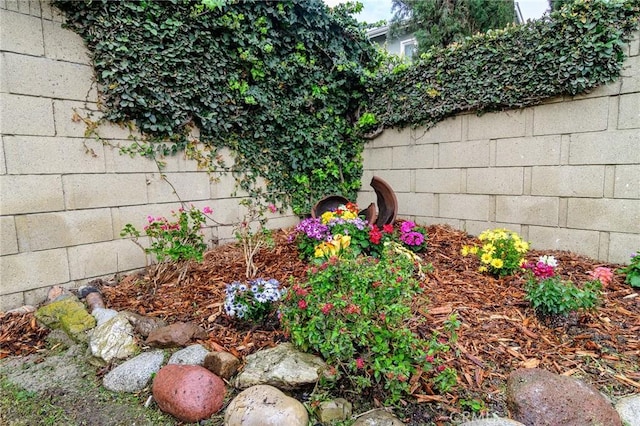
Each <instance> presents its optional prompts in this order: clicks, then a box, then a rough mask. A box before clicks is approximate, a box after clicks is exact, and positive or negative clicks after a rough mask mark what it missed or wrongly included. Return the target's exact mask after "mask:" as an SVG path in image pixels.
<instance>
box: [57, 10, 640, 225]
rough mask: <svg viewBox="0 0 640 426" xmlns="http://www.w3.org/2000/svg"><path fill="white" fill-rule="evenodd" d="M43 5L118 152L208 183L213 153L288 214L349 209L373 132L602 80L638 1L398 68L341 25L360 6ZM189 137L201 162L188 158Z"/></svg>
mask: <svg viewBox="0 0 640 426" xmlns="http://www.w3.org/2000/svg"><path fill="white" fill-rule="evenodd" d="M54 4H55V5H56V6H58V7H59V8H60V9H61V10H63V11H64V12H65V13H66V16H67V25H68V26H69V27H70V28H72V29H74V30H75V31H76V32H78V33H79V34H80V35H81V36H82V37H83V38H84V40H85V42H86V43H87V45H88V46H89V48H90V50H91V52H92V54H93V62H94V66H95V69H96V76H97V80H98V83H99V85H100V89H101V93H102V97H103V106H104V108H105V109H106V114H105V117H106V119H108V120H110V121H115V122H130V121H133V122H134V123H135V124H136V125H137V127H138V128H139V129H140V130H141V131H142V132H143V133H144V135H145V138H144V139H143V140H142V142H136V143H133V144H132V145H131V146H129V147H128V148H126V149H127V150H128V152H130V153H139V154H142V155H145V156H150V157H153V156H155V155H156V154H157V153H162V154H168V153H172V152H178V151H181V150H185V149H186V150H187V151H190V152H191V153H192V156H193V157H196V158H197V159H198V161H199V164H200V165H201V166H204V167H205V168H209V169H213V168H214V166H215V164H216V159H217V156H216V149H217V148H221V147H228V148H230V149H231V151H232V152H234V153H235V164H234V165H233V171H234V173H235V175H236V176H237V177H238V181H239V183H240V187H241V188H243V189H245V190H248V191H249V193H250V194H252V195H254V196H257V197H262V198H263V199H265V200H266V201H269V202H274V201H279V202H280V203H281V205H283V206H291V207H293V210H294V212H296V213H298V214H304V213H306V212H308V211H309V210H310V207H311V205H312V204H313V203H314V202H315V201H316V200H318V199H320V198H321V197H323V196H325V195H327V194H340V195H343V196H345V197H347V198H350V199H354V198H355V195H356V192H357V190H358V189H359V188H360V177H361V174H362V150H363V146H364V141H365V138H366V137H373V136H375V135H377V134H379V133H380V132H381V131H382V130H383V129H384V128H389V127H406V126H418V125H424V126H426V127H427V128H429V127H432V126H434V125H435V124H436V123H438V122H439V121H441V120H443V119H444V118H446V117H449V116H452V115H455V114H457V113H460V112H464V111H471V110H474V111H477V112H479V113H482V112H486V111H495V110H503V109H509V108H521V107H525V106H531V105H535V104H538V103H540V102H541V101H543V100H544V99H547V98H549V97H553V96H558V95H576V94H578V93H582V92H585V91H588V90H590V89H592V88H594V87H596V86H599V85H602V84H605V83H608V82H610V81H612V80H615V79H616V78H617V77H618V76H619V74H620V70H621V66H622V62H623V60H624V53H623V46H624V44H625V43H626V42H627V41H628V39H629V35H630V34H631V33H632V32H633V31H637V29H638V19H639V17H640V1H638V0H610V1H608V0H576V1H574V2H572V3H571V2H570V3H568V4H567V5H565V6H563V7H562V8H561V9H559V10H558V11H556V12H554V13H552V14H551V16H549V17H545V18H543V19H541V20H538V21H533V22H528V23H527V24H525V25H520V26H510V27H507V28H506V29H504V30H493V31H489V32H487V33H486V34H479V35H476V36H473V37H469V38H467V39H466V40H465V41H464V42H462V43H458V44H453V45H450V46H448V47H447V48H442V49H441V48H434V49H431V50H429V51H427V52H426V53H425V54H423V55H422V57H421V59H420V60H419V61H417V62H415V63H414V64H409V63H406V62H402V61H399V60H397V58H396V59H394V58H392V57H387V60H386V61H385V60H383V55H382V54H381V53H380V52H379V51H377V50H376V49H375V48H374V46H373V45H372V44H371V43H370V42H369V41H368V40H367V38H366V34H365V26H364V25H363V24H359V23H357V22H356V21H355V19H354V18H353V17H352V13H353V12H355V11H357V10H358V9H359V8H361V5H358V4H356V5H352V4H351V5H340V6H337V7H336V8H333V9H329V8H328V7H327V6H325V5H324V3H323V2H322V0H280V1H269V0H241V1H240V0H202V1H190V0H170V1H152V0H142V1H129V0H125V1H118V2H113V1H107V0H93V1H92V0H85V1H75V0H57V1H55V2H54ZM205 6H207V7H205ZM192 125H196V126H198V127H199V129H200V139H201V141H202V142H204V143H205V145H206V147H207V148H206V149H205V151H195V152H194V151H192V150H193V148H194V146H195V144H194V143H193V141H191V140H190V139H189V137H188V136H187V135H188V134H189V130H190V126H192ZM167 142H168V143H167ZM256 182H264V183H265V184H266V191H265V192H261V191H260V190H258V189H256V188H260V187H261V186H260V185H255V183H256Z"/></svg>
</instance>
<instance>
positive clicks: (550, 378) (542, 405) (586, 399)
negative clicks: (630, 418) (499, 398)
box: [507, 368, 622, 426]
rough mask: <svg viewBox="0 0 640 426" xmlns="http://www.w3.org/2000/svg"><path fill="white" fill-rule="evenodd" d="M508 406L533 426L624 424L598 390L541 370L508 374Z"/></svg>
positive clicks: (515, 415) (517, 416) (581, 382)
mask: <svg viewBox="0 0 640 426" xmlns="http://www.w3.org/2000/svg"><path fill="white" fill-rule="evenodd" d="M507 406H508V407H509V409H510V411H511V414H512V415H513V418H514V419H515V420H518V421H520V422H522V423H524V424H526V425H531V426H596V425H598V426H609V425H610V426H621V425H622V422H621V420H620V416H619V415H618V413H617V412H616V410H614V409H613V406H612V405H611V404H610V403H609V401H607V399H605V397H604V396H602V394H600V392H598V390H597V389H596V388H595V387H593V386H591V385H589V384H587V383H585V382H583V381H581V380H578V379H574V378H572V377H566V376H560V375H557V374H553V373H550V372H548V371H546V370H542V369H539V368H531V369H520V370H516V371H514V372H513V373H511V374H510V375H509V378H508V380H507Z"/></svg>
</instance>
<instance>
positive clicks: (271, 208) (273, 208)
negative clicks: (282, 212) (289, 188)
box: [268, 204, 278, 213]
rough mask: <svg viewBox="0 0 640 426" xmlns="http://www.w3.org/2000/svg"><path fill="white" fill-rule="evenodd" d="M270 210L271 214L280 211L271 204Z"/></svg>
mask: <svg viewBox="0 0 640 426" xmlns="http://www.w3.org/2000/svg"><path fill="white" fill-rule="evenodd" d="M268 209H269V211H270V212H271V213H275V212H277V211H278V208H277V207H276V206H275V205H274V204H269V206H268Z"/></svg>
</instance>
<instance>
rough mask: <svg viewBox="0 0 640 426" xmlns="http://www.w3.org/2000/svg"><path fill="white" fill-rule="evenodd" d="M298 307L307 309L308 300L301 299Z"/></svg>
mask: <svg viewBox="0 0 640 426" xmlns="http://www.w3.org/2000/svg"><path fill="white" fill-rule="evenodd" d="M298 308H300V309H307V302H306V301H305V300H300V301H299V302H298Z"/></svg>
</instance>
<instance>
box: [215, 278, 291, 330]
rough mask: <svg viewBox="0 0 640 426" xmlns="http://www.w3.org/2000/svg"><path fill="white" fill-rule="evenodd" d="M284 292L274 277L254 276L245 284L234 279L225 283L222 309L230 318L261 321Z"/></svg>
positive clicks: (284, 289) (271, 310)
mask: <svg viewBox="0 0 640 426" xmlns="http://www.w3.org/2000/svg"><path fill="white" fill-rule="evenodd" d="M286 292H287V290H286V288H284V287H281V286H280V282H278V280H274V279H269V280H265V279H264V278H256V279H255V280H251V281H249V282H248V283H247V284H244V283H240V282H238V281H236V282H233V283H231V284H228V285H227V288H226V290H225V294H226V296H225V299H224V311H225V313H226V314H227V315H228V316H230V317H232V318H238V319H241V320H245V321H255V322H261V321H263V320H264V319H265V318H266V317H267V316H269V314H270V313H271V312H273V309H274V305H275V303H276V302H278V301H280V300H281V299H282V297H283V296H284V295H285V294H286Z"/></svg>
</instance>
